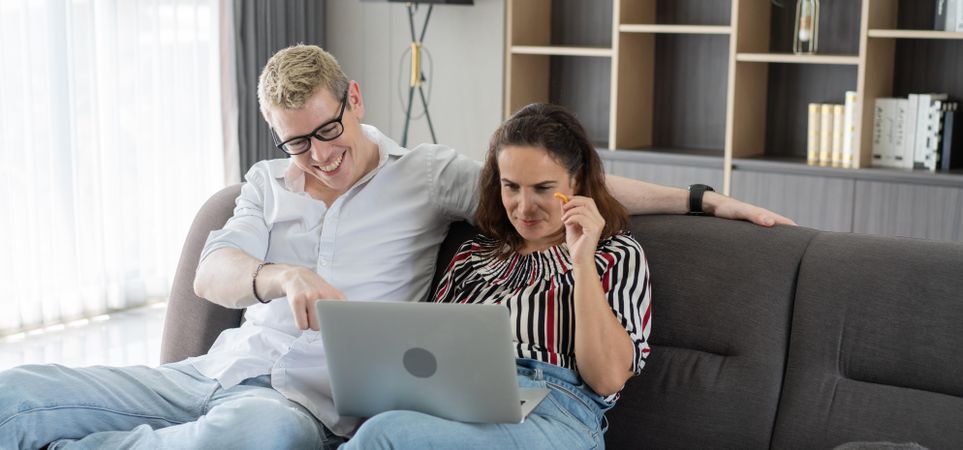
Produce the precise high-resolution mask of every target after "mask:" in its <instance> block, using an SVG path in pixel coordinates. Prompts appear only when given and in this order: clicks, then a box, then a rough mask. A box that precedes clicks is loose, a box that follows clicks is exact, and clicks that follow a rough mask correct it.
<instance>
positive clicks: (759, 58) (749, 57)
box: [736, 53, 859, 66]
mask: <svg viewBox="0 0 963 450" xmlns="http://www.w3.org/2000/svg"><path fill="white" fill-rule="evenodd" d="M736 61H739V62H761V63H782V64H829V65H841V66H856V65H859V56H858V55H796V54H792V53H739V54H737V55H736Z"/></svg>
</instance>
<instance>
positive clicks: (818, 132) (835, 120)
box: [806, 92, 856, 167]
mask: <svg viewBox="0 0 963 450" xmlns="http://www.w3.org/2000/svg"><path fill="white" fill-rule="evenodd" d="M851 93H852V94H853V95H852V96H851V99H850V101H851V104H850V110H849V115H850V118H849V120H850V122H849V132H847V131H846V130H847V128H846V126H847V125H846V124H847V122H846V114H847V110H846V106H845V105H839V104H833V103H810V104H809V106H808V112H809V123H808V124H807V126H806V162H807V163H808V164H809V165H820V166H824V167H825V166H832V167H850V166H851V163H852V160H853V138H854V130H855V126H854V125H853V124H852V122H853V120H854V117H855V116H854V114H855V111H854V108H855V107H856V100H855V94H856V93H855V92H851ZM847 146H848V152H849V153H848V155H849V156H848V158H845V157H844V156H843V155H844V152H845V151H847V150H844V149H845V148H847ZM844 161H845V162H844Z"/></svg>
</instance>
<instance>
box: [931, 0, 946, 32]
mask: <svg viewBox="0 0 963 450" xmlns="http://www.w3.org/2000/svg"><path fill="white" fill-rule="evenodd" d="M946 2H947V0H936V5H935V6H936V7H935V8H934V9H935V12H934V13H933V29H934V30H936V31H945V30H946V6H947V5H946Z"/></svg>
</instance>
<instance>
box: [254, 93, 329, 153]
mask: <svg viewBox="0 0 963 450" xmlns="http://www.w3.org/2000/svg"><path fill="white" fill-rule="evenodd" d="M346 104H348V90H347V89H345V90H344V95H342V96H341V110H340V111H338V117H336V118H334V120H329V121H327V122H325V123H322V124H321V125H319V126H318V127H317V128H315V129H314V131H312V132H311V133H309V134H306V135H304V136H297V137H293V138H291V139H288V140H286V141H284V142H280V140H281V139H280V138H278V135H277V134H276V133H275V132H274V129H271V139H274V146H275V147H277V148H278V150H281V151H282V152H284V153H287V154H288V155H291V156H294V155H300V154H302V153H304V152H306V151H308V150H311V138H315V139H317V140H319V141H321V142H328V141H333V140H335V139H337V138H338V137H339V136H341V133H344V124H342V123H341V118H342V117H344V106H345V105H346Z"/></svg>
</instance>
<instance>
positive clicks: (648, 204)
mask: <svg viewBox="0 0 963 450" xmlns="http://www.w3.org/2000/svg"><path fill="white" fill-rule="evenodd" d="M605 180H606V185H607V186H608V188H609V192H611V193H612V195H613V196H614V197H615V199H616V200H618V201H619V202H621V203H622V206H625V209H626V210H627V211H628V212H629V214H685V213H687V212H688V211H689V192H688V191H686V190H685V189H679V188H671V187H667V186H661V185H658V184H652V183H646V182H644V181H638V180H632V179H629V178H624V177H619V176H615V175H606V176H605ZM702 210H703V211H705V212H706V213H707V214H711V215H713V216H716V217H722V218H725V219H735V220H748V221H750V222H752V223H755V224H756V225H762V226H766V227H771V226H773V225H775V224H782V225H796V222H793V221H792V220H790V219H787V218H785V217H783V216H780V215H779V214H776V213H774V212H772V211H769V210H767V209H765V208H760V207H758V206H754V205H750V204H748V203H745V202H741V201H739V200H736V199H734V198H732V197H727V196H725V195H722V194H719V193H716V192H706V193H705V195H704V196H703V197H702Z"/></svg>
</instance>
